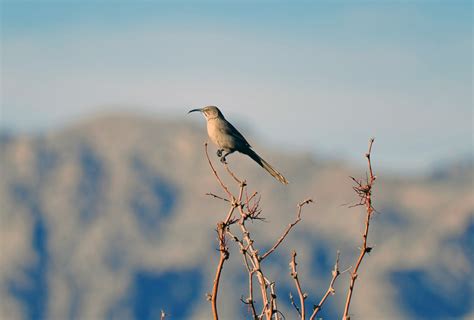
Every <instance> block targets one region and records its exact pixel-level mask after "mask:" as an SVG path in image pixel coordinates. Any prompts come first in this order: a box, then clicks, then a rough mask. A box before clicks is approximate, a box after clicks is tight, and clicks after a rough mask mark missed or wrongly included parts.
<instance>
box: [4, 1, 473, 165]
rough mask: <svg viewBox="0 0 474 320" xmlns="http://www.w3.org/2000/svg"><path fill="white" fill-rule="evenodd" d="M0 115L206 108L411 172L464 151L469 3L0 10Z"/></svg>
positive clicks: (56, 121) (26, 4) (83, 4)
mask: <svg viewBox="0 0 474 320" xmlns="http://www.w3.org/2000/svg"><path fill="white" fill-rule="evenodd" d="M1 11H2V17H1V18H2V19H1V20H2V37H1V45H2V46H1V59H2V60H1V70H2V71H1V74H2V79H1V80H2V83H1V120H2V127H5V128H8V129H10V130H20V131H23V130H26V131H31V130H38V129H43V128H58V127H62V126H65V125H66V123H69V122H72V121H74V120H75V119H78V118H82V117H83V116H87V115H92V114H96V113H98V112H105V111H113V110H134V111H138V112H147V113H153V114H156V115H157V116H159V115H160V114H166V115H167V116H173V117H175V118H176V117H182V118H185V119H190V118H191V116H189V117H188V116H186V111H187V110H189V109H190V108H191V107H193V108H194V107H199V106H202V105H209V104H214V105H218V106H220V107H221V109H222V110H223V111H224V114H226V115H227V118H229V119H231V120H233V122H234V123H237V126H239V127H241V128H242V130H241V131H244V132H245V133H246V135H247V136H248V137H249V140H250V141H252V140H257V139H259V138H260V139H262V140H263V141H265V142H266V143H268V144H269V145H272V146H279V145H281V146H284V147H286V148H291V149H306V150H308V151H310V152H313V153H316V154H320V153H322V154H324V155H338V156H341V157H350V158H352V159H360V156H361V154H362V153H363V152H364V150H365V148H366V143H367V139H368V138H369V137H370V136H375V137H376V138H377V145H376V148H377V149H376V150H377V151H376V152H377V156H378V157H379V159H378V160H379V163H380V165H382V166H384V167H386V168H395V169H403V170H405V169H414V170H417V169H423V168H426V167H427V166H430V165H432V164H434V163H436V162H437V161H440V160H443V159H444V160H446V159H451V158H456V157H458V156H460V155H466V154H468V153H470V152H472V151H471V150H472V147H473V146H472V139H473V132H472V125H473V110H472V40H473V38H472V4H471V2H470V1H408V0H407V1H386V2H385V3H381V2H380V1H379V2H375V1H363V2H357V1H350V2H349V1H347V2H345V1H331V2H330V1H312V2H310V1H307V2H297V1H291V2H290V1H287V2H285V1H255V2H250V1H239V2H237V1H221V2H217V1H207V2H202V1H188V2H185V1H175V2H171V1H170V2H145V1H105V0H104V1H54V2H53V1H5V0H2V1H1ZM192 118H193V119H195V120H196V121H198V120H200V121H203V120H202V119H200V118H199V119H196V118H197V115H196V116H194V117H192Z"/></svg>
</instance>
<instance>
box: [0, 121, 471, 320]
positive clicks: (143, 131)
mask: <svg viewBox="0 0 474 320" xmlns="http://www.w3.org/2000/svg"><path fill="white" fill-rule="evenodd" d="M247 136H248V135H247ZM249 138H250V137H249ZM348 138H350V137H348ZM206 139H207V137H206V133H205V129H204V128H203V125H202V126H201V125H196V124H194V123H191V122H186V121H181V120H170V119H157V118H152V117H139V116H133V115H128V114H122V115H108V116H103V117H98V118H94V119H89V120H85V121H82V122H80V123H76V124H75V125H71V126H69V127H67V128H64V129H62V130H59V131H49V132H43V133H40V134H34V135H15V134H10V135H7V134H3V135H2V136H1V138H0V148H1V149H0V165H1V180H0V203H1V211H0V218H1V220H0V221H1V223H0V252H1V256H0V257H1V268H0V284H1V285H0V294H1V299H0V312H1V313H0V318H2V319H157V318H159V314H160V310H161V309H163V310H165V311H166V312H167V313H168V314H169V315H170V319H183V318H192V319H209V318H210V317H211V313H210V305H209V303H208V302H207V301H206V299H205V294H206V293H207V292H209V291H210V289H211V286H212V280H213V274H214V269H215V266H216V263H217V259H218V252H217V251H216V250H215V249H216V240H215V237H216V236H215V231H214V229H215V226H216V223H217V222H218V221H219V220H221V219H223V218H224V216H225V215H226V210H227V207H226V205H225V204H224V203H222V202H220V201H218V200H215V199H212V198H210V197H208V196H206V195H205V193H207V192H213V193H216V194H222V192H221V190H220V189H219V186H218V184H217V183H216V181H215V179H214V177H213V175H212V173H211V171H210V169H209V166H208V164H207V160H206V158H205V154H204V145H203V143H204V142H205V141H206ZM250 140H251V139H250ZM253 144H254V145H255V150H257V151H258V152H259V153H260V154H261V155H262V157H264V158H265V159H266V160H268V162H270V163H271V164H272V165H274V166H275V167H276V168H278V170H280V171H281V172H283V173H284V174H285V176H286V177H287V178H288V180H290V184H289V185H288V186H282V185H281V184H279V183H278V182H276V181H275V180H274V179H273V178H272V177H271V176H269V175H268V174H267V173H266V172H265V171H263V170H262V169H261V168H260V167H258V166H257V165H256V164H255V163H254V162H252V161H251V160H250V159H249V158H248V157H246V156H243V155H240V154H234V155H231V156H229V158H228V160H229V163H230V166H231V167H232V168H233V169H234V170H235V172H236V173H237V174H238V175H239V176H241V177H245V178H246V179H247V181H248V184H249V190H257V191H258V192H259V194H260V195H261V197H262V200H261V206H262V208H263V214H264V216H265V217H266V218H267V221H266V222H263V223H260V224H259V223H257V222H255V223H253V224H251V225H250V228H251V231H252V234H254V235H255V238H256V241H257V242H256V243H257V246H260V248H261V249H262V251H263V250H264V249H265V248H270V247H271V245H272V244H273V243H274V242H275V240H276V239H277V238H278V236H279V235H280V233H281V232H282V231H283V230H284V228H285V227H286V226H287V225H288V223H290V222H292V221H293V219H294V214H295V213H294V212H295V206H296V204H297V203H298V202H300V201H302V200H304V199H306V198H308V197H312V198H313V199H314V200H315V204H313V205H311V206H309V207H306V208H305V209H304V211H303V222H302V223H301V224H299V225H297V226H296V227H295V229H294V230H293V231H292V232H291V233H290V235H289V237H288V238H287V239H286V242H284V243H283V245H282V246H281V247H279V248H278V251H277V252H276V253H275V256H274V257H272V258H271V259H270V260H268V261H266V262H265V264H264V266H263V267H264V268H265V269H266V270H267V272H268V274H269V277H270V278H271V279H273V280H277V295H278V296H279V303H280V306H281V308H282V310H283V311H284V312H285V313H286V314H287V315H288V317H287V318H290V319H291V318H294V317H295V311H294V310H292V309H291V306H290V304H289V299H288V294H289V292H290V291H292V292H293V294H295V289H294V287H293V285H292V279H291V277H290V276H289V270H288V261H289V259H290V251H291V249H293V248H295V249H297V251H298V259H299V275H300V278H301V279H302V285H303V288H304V290H305V291H306V292H307V293H308V294H309V298H308V300H307V303H308V306H311V305H312V304H313V303H317V301H319V299H320V297H321V295H322V293H323V292H325V290H326V288H327V285H328V283H329V280H330V278H331V268H332V265H333V263H334V259H335V253H336V250H337V249H339V250H340V251H341V267H345V266H350V265H353V264H354V260H355V258H356V256H357V254H358V252H357V250H358V249H357V248H358V246H360V242H361V232H362V228H363V222H364V221H363V220H364V211H363V208H361V207H355V208H350V204H353V203H356V202H357V198H356V196H355V195H354V193H353V191H352V184H351V180H350V179H349V178H348V177H349V176H356V177H363V176H364V175H365V165H366V164H365V159H364V158H363V157H361V159H360V162H359V163H351V164H348V163H344V162H342V161H336V160H329V159H319V158H313V157H311V156H309V155H307V154H304V153H301V154H285V153H284V152H281V151H280V152H275V151H272V150H268V149H266V148H265V146H264V145H263V144H261V143H260V144H259V143H258V141H257V142H256V143H253ZM378 144H383V141H376V144H375V145H374V150H373V166H374V170H375V173H376V174H377V176H378V179H377V181H376V184H375V190H374V204H375V207H376V209H377V212H378V213H377V214H376V215H375V216H374V219H373V222H372V225H371V228H372V229H371V231H370V234H369V243H370V244H371V245H374V250H373V252H372V253H371V254H370V256H368V257H366V259H365V260H364V261H363V264H362V266H361V269H360V272H359V277H358V282H357V284H356V287H355V292H354V299H353V303H352V306H351V313H352V315H353V318H356V319H357V318H359V319H402V318H403V319H446V318H455V319H461V318H465V319H468V318H471V319H472V317H473V316H474V311H473V305H472V301H473V285H472V281H469V280H468V279H469V278H471V277H472V271H473V270H472V266H473V265H474V264H473V262H474V261H473V257H474V254H473V252H472V250H473V245H474V221H473V213H474V196H473V178H474V173H473V170H472V163H471V165H467V166H465V165H463V166H461V165H453V167H450V166H451V165H449V164H448V165H446V166H445V167H444V168H443V169H442V170H441V169H439V168H438V169H437V171H436V172H435V173H434V174H433V175H429V176H395V175H393V174H392V175H385V174H384V172H383V171H379V170H378V165H379V163H378V162H377V145H378ZM364 151H365V150H361V154H363V152H364ZM210 155H211V158H212V159H213V160H215V161H214V163H215V165H216V167H217V168H218V170H219V172H220V173H221V174H222V176H223V177H225V179H226V181H227V182H228V183H229V184H231V180H230V178H229V177H227V176H226V174H225V171H224V170H223V168H222V165H221V164H220V163H219V162H218V161H217V158H216V157H215V148H214V147H210ZM232 188H233V190H236V187H235V185H232ZM231 248H232V249H231V259H230V260H229V262H228V263H227V264H226V265H225V267H224V273H223V277H224V278H223V280H222V287H221V296H220V297H219V299H220V300H219V302H220V310H222V314H223V318H225V319H236V318H245V317H246V318H248V313H247V312H246V307H245V306H244V305H242V303H241V302H240V301H239V299H240V297H241V295H245V294H246V293H245V292H246V274H245V273H244V272H243V271H244V270H243V266H242V265H241V259H240V257H239V256H238V255H239V252H238V250H237V249H236V248H235V247H234V246H232V245H231ZM348 284H349V278H348V276H347V275H343V276H341V277H340V278H339V279H338V282H337V283H336V286H335V289H336V295H335V296H333V297H330V300H329V302H328V305H327V306H326V307H325V308H324V309H323V312H322V316H323V318H328V319H334V318H340V316H341V314H342V310H343V304H344V299H345V293H346V292H347V287H348Z"/></svg>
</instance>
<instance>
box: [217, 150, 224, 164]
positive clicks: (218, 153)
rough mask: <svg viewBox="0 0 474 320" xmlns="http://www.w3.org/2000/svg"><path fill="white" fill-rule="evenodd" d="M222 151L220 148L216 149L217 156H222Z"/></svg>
mask: <svg viewBox="0 0 474 320" xmlns="http://www.w3.org/2000/svg"><path fill="white" fill-rule="evenodd" d="M223 151H224V150H222V149H219V150H217V156H218V157H219V158H220V157H222V152H223ZM221 161H222V159H221Z"/></svg>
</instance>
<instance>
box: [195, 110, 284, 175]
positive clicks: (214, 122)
mask: <svg viewBox="0 0 474 320" xmlns="http://www.w3.org/2000/svg"><path fill="white" fill-rule="evenodd" d="M195 111H199V112H201V113H202V114H203V115H204V117H205V118H206V120H207V133H208V135H209V138H210V139H211V141H212V142H213V143H214V144H216V145H217V146H218V148H219V150H218V151H217V155H218V156H219V157H221V161H225V158H226V157H227V156H228V155H229V154H231V153H233V152H235V151H238V152H240V153H243V154H246V155H248V156H249V157H250V158H252V159H253V160H254V161H255V162H257V163H258V164H259V165H260V166H261V167H262V168H264V169H265V170H267V171H268V173H270V174H271V175H272V176H273V177H275V179H277V180H278V181H280V182H281V183H283V184H288V180H286V178H285V177H284V176H283V175H282V174H281V173H279V172H278V171H277V170H275V169H274V168H273V167H272V166H271V165H270V164H269V163H268V162H266V161H265V160H263V159H262V158H261V157H260V156H259V155H258V154H257V153H256V152H255V151H253V149H252V146H251V145H250V144H249V143H248V142H247V140H246V139H245V138H244V136H243V135H242V134H241V133H240V132H239V131H238V130H237V129H236V128H235V127H234V126H233V125H232V124H231V123H230V122H229V121H227V120H226V119H225V118H224V115H223V114H222V112H221V111H220V110H219V109H218V108H217V107H215V106H208V107H204V108H201V109H193V110H191V111H189V112H188V113H191V112H195ZM223 152H225V153H224V154H223V155H222V153H223Z"/></svg>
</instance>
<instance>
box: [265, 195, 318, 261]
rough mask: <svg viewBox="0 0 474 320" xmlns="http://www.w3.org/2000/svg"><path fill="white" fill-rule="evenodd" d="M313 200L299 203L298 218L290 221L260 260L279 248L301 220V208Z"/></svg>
mask: <svg viewBox="0 0 474 320" xmlns="http://www.w3.org/2000/svg"><path fill="white" fill-rule="evenodd" d="M311 202H313V200H312V199H307V200H305V201H303V202H301V203H299V204H298V210H297V211H296V220H295V221H294V222H292V223H290V224H289V225H288V227H287V228H286V230H285V231H284V232H283V234H282V235H281V237H280V238H278V240H277V242H275V244H274V245H273V247H272V248H271V249H270V250H268V251H267V252H265V254H264V255H263V256H262V257H261V258H260V260H263V259H265V258H266V257H268V256H269V255H270V254H271V253H272V252H273V251H275V250H276V248H278V246H279V245H280V244H281V243H282V242H283V240H285V238H286V236H287V235H288V233H289V232H290V230H291V228H293V227H294V226H295V225H296V224H297V223H298V222H300V221H301V208H303V206H304V205H305V204H308V203H311Z"/></svg>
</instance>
